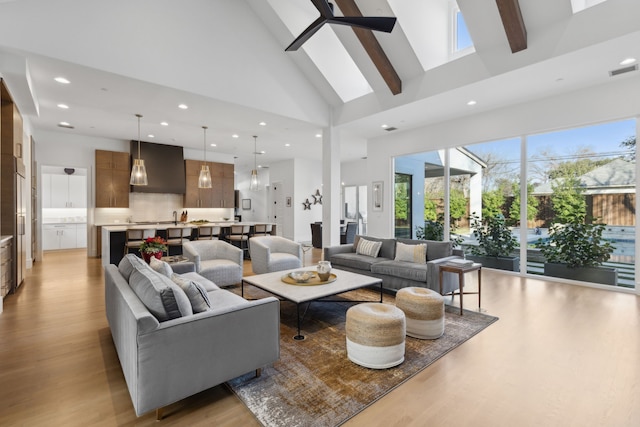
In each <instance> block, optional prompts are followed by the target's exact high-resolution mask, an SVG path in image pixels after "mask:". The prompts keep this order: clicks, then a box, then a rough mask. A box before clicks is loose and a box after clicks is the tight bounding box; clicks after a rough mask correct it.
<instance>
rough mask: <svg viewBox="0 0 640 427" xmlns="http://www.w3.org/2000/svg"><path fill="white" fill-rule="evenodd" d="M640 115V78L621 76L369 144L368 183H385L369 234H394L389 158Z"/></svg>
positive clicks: (395, 134)
mask: <svg viewBox="0 0 640 427" xmlns="http://www.w3.org/2000/svg"><path fill="white" fill-rule="evenodd" d="M638 114H640V77H638V76H635V77H632V76H625V77H622V78H620V79H615V80H613V81H612V83H609V84H606V85H600V86H595V87H591V88H587V89H584V90H579V91H574V92H569V93H566V94H563V95H559V96H554V97H549V98H544V99H540V100H537V101H534V102H530V103H526V104H520V105H513V106H510V107H508V108H504V109H497V110H493V111H479V112H478V113H477V114H474V115H472V116H468V117H464V118H460V119H456V120H451V121H447V122H441V123H438V124H435V125H432V126H427V127H423V128H419V129H413V130H407V131H404V132H399V133H394V134H391V135H388V136H385V137H380V138H375V139H372V140H370V141H369V143H368V147H367V153H368V162H367V168H366V173H367V177H368V178H367V182H372V181H384V183H385V185H384V208H383V211H382V212H373V211H372V210H371V204H370V203H371V202H369V224H368V226H369V234H370V235H372V236H380V237H389V236H391V235H392V234H393V209H392V206H393V205H392V202H393V197H392V193H391V191H389V190H390V185H391V183H393V167H392V166H393V165H392V163H393V162H392V161H391V159H392V158H393V157H394V156H400V155H407V154H414V153H421V152H425V151H432V150H436V149H439V148H444V147H455V146H459V145H469V144H473V143H478V142H487V141H495V140H499V139H506V138H513V137H519V136H521V135H525V134H535V133H540V132H548V131H552V130H558V129H565V128H571V127H577V126H584V125H588V124H595V123H601V122H607V121H614V120H621V119H627V118H630V117H635V116H637V115H638Z"/></svg>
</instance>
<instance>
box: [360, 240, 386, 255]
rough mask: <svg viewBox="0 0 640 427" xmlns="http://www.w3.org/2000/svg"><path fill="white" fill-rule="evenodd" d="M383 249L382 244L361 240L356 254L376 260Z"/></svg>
mask: <svg viewBox="0 0 640 427" xmlns="http://www.w3.org/2000/svg"><path fill="white" fill-rule="evenodd" d="M381 247H382V242H374V241H373V240H367V239H363V238H360V240H359V241H358V247H357V248H356V253H357V254H360V255H367V256H370V257H374V258H376V257H377V256H378V253H379V252H380V248H381Z"/></svg>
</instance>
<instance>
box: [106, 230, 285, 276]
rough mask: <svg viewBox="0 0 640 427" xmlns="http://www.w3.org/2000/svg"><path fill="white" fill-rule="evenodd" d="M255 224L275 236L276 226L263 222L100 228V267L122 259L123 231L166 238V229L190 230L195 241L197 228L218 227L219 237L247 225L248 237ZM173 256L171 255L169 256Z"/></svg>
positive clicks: (116, 262)
mask: <svg viewBox="0 0 640 427" xmlns="http://www.w3.org/2000/svg"><path fill="white" fill-rule="evenodd" d="M256 224H271V225H272V227H273V228H272V232H271V233H272V235H276V224H274V223H264V222H246V221H245V222H233V221H222V222H205V223H190V222H186V223H182V222H178V223H177V225H176V224H175V223H174V222H173V221H161V222H148V223H126V224H115V225H104V226H101V254H102V265H103V266H107V265H109V264H118V263H119V262H120V260H121V259H122V258H123V257H124V242H125V231H126V230H129V229H143V230H147V229H155V233H154V235H156V236H161V237H163V238H164V237H166V230H167V228H174V227H182V228H191V239H192V240H193V239H195V238H196V236H197V229H198V227H199V226H211V225H213V226H218V227H220V236H224V235H226V234H229V230H230V229H231V226H232V225H248V226H250V227H251V231H250V233H249V235H251V234H253V227H254V226H255V225H256ZM170 255H173V254H170Z"/></svg>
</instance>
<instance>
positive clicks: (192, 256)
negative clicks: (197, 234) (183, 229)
mask: <svg viewBox="0 0 640 427" xmlns="http://www.w3.org/2000/svg"><path fill="white" fill-rule="evenodd" d="M182 254H183V255H184V256H186V257H187V258H188V259H189V261H191V262H193V263H194V264H195V267H196V273H198V274H200V275H201V276H203V277H206V278H207V279H209V280H211V281H212V282H213V283H215V284H216V285H218V286H220V287H223V286H229V285H235V284H238V283H240V282H241V281H242V267H243V264H242V263H243V260H242V258H243V256H242V254H243V251H242V249H240V248H237V247H235V246H233V245H232V244H230V243H227V242H223V241H222V240H195V241H192V242H187V243H185V244H184V245H182Z"/></svg>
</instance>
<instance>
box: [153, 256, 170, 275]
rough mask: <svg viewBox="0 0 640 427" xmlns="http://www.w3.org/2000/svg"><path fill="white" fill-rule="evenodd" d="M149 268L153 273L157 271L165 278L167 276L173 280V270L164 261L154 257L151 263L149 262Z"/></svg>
mask: <svg viewBox="0 0 640 427" xmlns="http://www.w3.org/2000/svg"><path fill="white" fill-rule="evenodd" d="M149 266H150V267H151V269H152V270H153V271H156V272H158V273H160V274H162V275H163V276H166V277H168V278H169V279H171V275H172V274H173V269H172V268H171V266H170V265H169V263H167V262H164V261H162V260H160V259H158V258H156V257H153V256H152V257H151V261H150V262H149Z"/></svg>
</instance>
